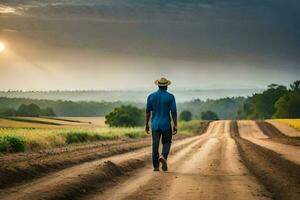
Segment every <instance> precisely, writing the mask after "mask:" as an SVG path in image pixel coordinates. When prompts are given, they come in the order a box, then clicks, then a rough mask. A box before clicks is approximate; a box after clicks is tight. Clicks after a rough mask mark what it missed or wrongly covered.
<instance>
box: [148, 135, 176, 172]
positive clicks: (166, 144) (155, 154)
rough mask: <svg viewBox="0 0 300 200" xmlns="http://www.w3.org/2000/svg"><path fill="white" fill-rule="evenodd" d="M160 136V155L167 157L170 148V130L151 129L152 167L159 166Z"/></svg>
mask: <svg viewBox="0 0 300 200" xmlns="http://www.w3.org/2000/svg"><path fill="white" fill-rule="evenodd" d="M160 138H162V144H163V148H162V156H163V157H164V158H165V159H167V158H168V155H169V152H170V148H171V143H172V131H171V130H167V131H160V130H155V131H152V162H153V167H154V168H157V167H159V143H160Z"/></svg>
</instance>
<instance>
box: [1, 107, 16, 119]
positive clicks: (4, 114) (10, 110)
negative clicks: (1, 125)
mask: <svg viewBox="0 0 300 200" xmlns="http://www.w3.org/2000/svg"><path fill="white" fill-rule="evenodd" d="M16 112H17V111H16V110H15V109H13V108H7V109H3V110H0V116H2V117H13V116H15V115H16Z"/></svg>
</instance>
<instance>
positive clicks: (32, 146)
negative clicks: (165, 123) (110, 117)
mask: <svg viewBox="0 0 300 200" xmlns="http://www.w3.org/2000/svg"><path fill="white" fill-rule="evenodd" d="M140 137H146V134H145V133H144V129H143V128H142V127H136V128H99V129H97V128H96V129H93V128H1V129H0V151H1V152H20V151H34V150H40V149H46V148H53V147H61V146H66V145H69V144H74V143H82V142H95V141H104V140H115V139H122V138H140Z"/></svg>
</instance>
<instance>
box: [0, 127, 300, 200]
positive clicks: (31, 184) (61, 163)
mask: <svg viewBox="0 0 300 200" xmlns="http://www.w3.org/2000/svg"><path fill="white" fill-rule="evenodd" d="M266 127H267V129H269V128H270V127H268V126H266ZM265 131H266V130H264V131H263V130H261V127H260V126H258V125H257V123H256V122H254V121H239V122H238V123H236V122H230V121H216V122H212V123H210V125H209V127H208V129H207V130H206V132H205V133H204V134H201V135H196V136H193V137H185V138H183V137H181V138H180V137H179V138H177V139H176V140H174V142H173V144H172V152H171V155H170V158H169V160H168V162H169V171H168V172H162V171H160V172H153V171H152V168H151V162H150V160H151V148H150V140H149V139H140V140H133V141H115V142H108V143H107V144H102V145H99V144H98V145H97V144H94V146H89V147H84V146H83V147H80V148H79V147H77V148H73V149H72V148H71V149H69V150H66V151H62V150H53V152H52V153H49V152H43V153H41V154H38V153H36V154H25V155H24V154H16V155H6V156H2V157H0V161H1V178H2V177H5V174H6V173H7V174H9V173H11V174H12V175H11V176H10V177H9V178H6V179H3V180H2V184H1V189H0V199H1V200H6V199H7V200H14V199H22V200H27V199H28V200H29V199H30V200H31V199H55V200H56V199H91V200H98V199H99V200H102V199H110V200H113V199H128V200H129V199H130V200H131V199H138V200H144V199H145V200H146V199H157V200H160V199H166V200H168V199H172V200H177V199H178V200H179V199H180V200H182V199H189V200H193V199H205V200H206V199H230V200H231V199H241V200H244V199H251V200H252V199H259V200H260V199H261V200H263V199H264V200H267V199H292V200H293V199H295V200H296V199H300V167H299V165H300V160H299V155H300V154H299V153H300V152H299V148H298V146H297V145H291V144H288V143H285V142H282V141H281V140H274V138H277V135H276V134H272V133H270V130H269V132H268V134H270V135H268V134H267V135H266V133H265ZM271 131H273V129H272V128H271ZM278 137H279V136H278ZM47 153H48V154H47ZM39 169H40V170H39ZM14 172H15V174H14ZM7 177H8V176H7ZM18 177H21V178H18ZM22 179H24V180H23V181H22Z"/></svg>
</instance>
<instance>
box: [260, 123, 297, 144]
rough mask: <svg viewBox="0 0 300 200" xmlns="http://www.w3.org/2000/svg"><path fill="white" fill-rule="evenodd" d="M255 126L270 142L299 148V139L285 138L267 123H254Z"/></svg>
mask: <svg viewBox="0 0 300 200" xmlns="http://www.w3.org/2000/svg"><path fill="white" fill-rule="evenodd" d="M256 124H257V126H258V127H259V128H260V130H261V131H262V132H263V133H264V134H265V135H267V136H268V137H269V138H270V140H272V141H274V142H278V143H282V144H288V145H294V146H300V138H297V137H288V136H286V135H285V134H283V133H282V132H281V131H279V130H278V129H277V128H276V127H275V126H273V125H272V124H270V123H269V122H266V121H256Z"/></svg>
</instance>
